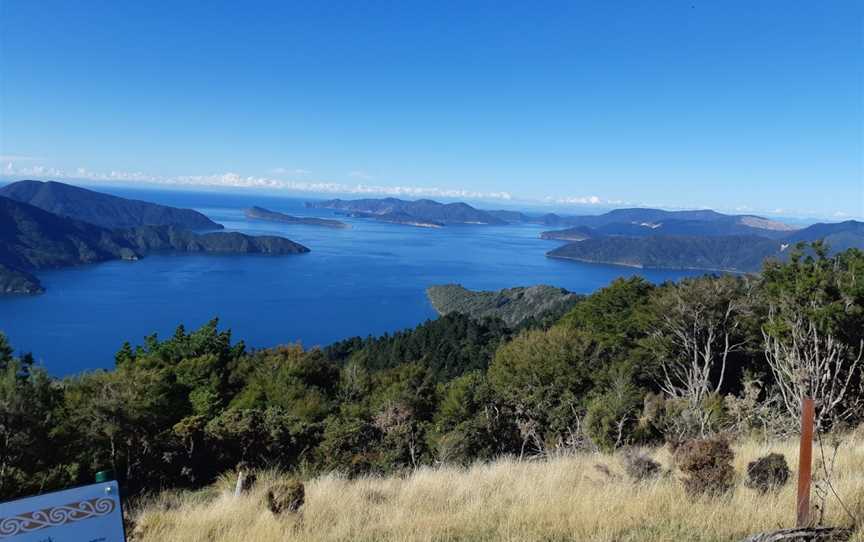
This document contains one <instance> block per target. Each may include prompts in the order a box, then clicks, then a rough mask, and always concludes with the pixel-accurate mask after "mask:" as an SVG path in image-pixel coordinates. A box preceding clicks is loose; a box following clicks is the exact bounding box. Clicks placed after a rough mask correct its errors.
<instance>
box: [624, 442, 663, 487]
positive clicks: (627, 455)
mask: <svg viewBox="0 0 864 542" xmlns="http://www.w3.org/2000/svg"><path fill="white" fill-rule="evenodd" d="M621 461H622V463H623V464H624V472H626V473H627V476H629V477H630V479H631V480H633V481H634V482H644V481H645V480H650V479H652V478H656V477H657V476H658V475H659V474H660V470H661V467H662V466H661V465H660V463H658V462H657V461H654V460H653V459H651V458H650V457H648V456H647V455H644V454H642V453H639V452H638V451H637V450H633V449H630V450H627V451H625V452H624V453H623V454H622V455H621Z"/></svg>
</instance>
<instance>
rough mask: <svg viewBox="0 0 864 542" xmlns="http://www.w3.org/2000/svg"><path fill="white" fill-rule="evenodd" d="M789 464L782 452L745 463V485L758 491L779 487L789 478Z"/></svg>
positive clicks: (773, 489)
mask: <svg viewBox="0 0 864 542" xmlns="http://www.w3.org/2000/svg"><path fill="white" fill-rule="evenodd" d="M790 474H791V472H790V470H789V465H788V464H787V463H786V457H785V456H783V454H768V455H766V456H763V457H760V458H759V459H757V460H756V461H752V462H750V463H749V464H748V465H747V481H746V482H745V483H744V485H746V486H747V487H749V488H751V489H755V490H757V491H759V492H760V493H768V492H769V491H775V490H777V489H780V488H781V487H783V486H784V485H786V482H787V481H788V480H789V475H790Z"/></svg>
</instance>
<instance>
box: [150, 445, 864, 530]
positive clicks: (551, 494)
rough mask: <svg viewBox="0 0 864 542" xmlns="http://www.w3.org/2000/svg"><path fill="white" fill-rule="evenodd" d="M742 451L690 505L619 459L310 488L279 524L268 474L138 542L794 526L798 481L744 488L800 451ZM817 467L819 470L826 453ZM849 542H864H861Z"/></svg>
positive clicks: (162, 509)
mask: <svg viewBox="0 0 864 542" xmlns="http://www.w3.org/2000/svg"><path fill="white" fill-rule="evenodd" d="M858 435H859V436H857V437H849V438H848V439H845V442H844V444H843V445H842V446H841V447H840V448H839V449H838V453H837V456H836V463H835V470H834V475H833V477H832V480H833V485H834V488H835V489H836V491H837V492H838V494H839V495H840V496H841V497H842V499H843V501H844V502H845V503H846V506H847V507H848V508H849V509H850V511H851V512H852V513H853V514H854V515H857V516H858V517H862V514H864V433H862V432H861V431H859V432H858ZM734 450H735V454H736V458H735V469H736V472H737V475H738V478H739V481H738V485H737V487H736V488H735V491H734V493H733V494H732V495H731V496H729V497H722V498H695V499H694V498H690V497H688V496H687V495H686V494H685V493H684V491H683V489H682V487H681V483H680V481H679V480H678V479H677V475H676V474H674V473H672V474H667V475H665V476H663V477H660V478H658V479H656V480H654V481H650V482H642V483H634V482H631V481H629V480H628V479H627V478H626V476H625V475H624V471H623V468H622V466H621V464H620V461H619V460H618V458H616V457H614V456H607V455H599V454H578V455H569V456H564V457H558V458H554V459H549V460H545V461H523V462H519V461H515V460H508V459H502V460H500V461H497V462H495V463H491V464H485V465H476V466H474V467H471V468H467V469H460V468H452V467H442V468H424V469H420V470H418V471H416V472H414V473H413V474H411V475H410V476H407V477H403V478H398V477H392V478H377V477H369V478H361V479H355V480H348V479H344V478H342V477H339V476H335V475H330V476H324V477H320V478H316V479H313V480H309V481H307V482H306V504H305V506H304V508H303V510H302V513H300V514H283V515H281V516H278V517H277V516H274V515H273V514H272V513H271V512H270V511H269V510H268V509H267V508H266V506H265V505H264V504H263V498H264V493H265V491H266V486H267V484H268V483H269V482H270V481H272V480H274V479H276V478H278V474H277V473H272V472H270V473H262V474H261V475H260V477H259V481H258V483H257V484H256V486H255V487H254V488H253V490H252V491H251V492H250V493H249V494H247V495H245V496H243V497H240V498H237V499H235V498H234V497H233V496H232V495H231V485H232V483H233V481H232V480H231V479H230V478H227V477H226V479H224V480H222V481H221V482H219V483H217V484H215V485H214V486H213V487H212V488H210V489H209V490H204V491H199V492H194V493H192V492H189V493H166V494H163V495H160V496H158V497H156V498H154V499H151V500H150V501H148V502H146V503H144V504H142V505H141V506H140V508H139V509H138V510H137V511H135V512H134V516H135V518H136V520H137V532H136V537H135V538H134V540H135V541H136V542H141V541H145V542H169V541H170V542H175V541H176V542H193V541H195V542H199V541H200V542H203V541H241V540H242V541H253V540H254V541H261V542H270V541H272V542H276V541H283V540H303V541H324V540H328V541H330V540H333V541H335V540H339V541H343V540H344V541H348V540H350V541H373V540H375V541H378V540H385V541H397V540H429V541H432V540H442V541H443V540H452V541H457V540H459V541H469V540H470V541H485V540H508V541H517V540H518V541H522V540H545V541H558V540H561V541H563V540H579V541H608V542H612V541H615V542H619V541H622V542H623V541H643V540H645V541H647V540H670V541H671V540H676V541H677V540H687V541H721V540H722V541H734V540H740V539H742V538H744V537H745V536H747V535H749V534H753V533H756V532H761V531H768V530H775V529H778V528H783V527H791V526H793V525H794V502H795V489H794V480H792V481H790V483H789V484H787V485H786V487H785V488H783V489H782V490H781V491H779V492H778V493H777V494H772V495H768V496H763V495H759V494H758V493H757V492H756V491H754V490H751V489H748V488H746V487H744V485H743V479H744V473H745V472H746V466H747V463H748V462H749V461H752V460H753V459H755V458H756V457H758V456H760V455H764V454H766V453H769V452H780V453H783V454H785V456H786V458H787V460H788V461H789V464H790V467H792V469H793V471H794V470H795V469H796V467H797V456H798V452H797V445H796V443H794V442H791V441H790V442H784V443H777V444H772V445H765V444H763V443H757V442H745V443H738V444H736V445H735V446H734ZM648 452H649V453H650V454H651V455H652V456H653V457H654V458H655V459H657V460H659V461H660V462H661V463H662V464H663V465H664V468H669V467H670V466H671V458H670V456H669V453H668V451H666V450H665V449H657V450H649V451H648ZM815 456H816V460H815V463H816V467H817V468H818V465H819V464H820V453H819V449H818V446H817V448H816V450H815ZM598 464H601V465H605V466H606V467H607V468H608V471H609V473H608V474H606V473H604V472H602V469H598V468H597V466H596V465H598ZM817 470H818V469H817ZM794 475H795V473H794V472H793V476H794ZM814 500H818V499H814ZM825 508H826V510H825V516H824V523H825V524H830V525H849V524H851V519H850V518H849V516H848V515H847V514H846V513H845V512H844V511H843V508H842V507H841V505H840V503H839V502H838V501H837V500H836V499H835V498H833V497H831V498H829V499H828V501H827V506H826V507H825ZM853 540H854V541H855V542H864V530H862V529H859V530H858V531H857V532H856V533H855V535H854V536H853Z"/></svg>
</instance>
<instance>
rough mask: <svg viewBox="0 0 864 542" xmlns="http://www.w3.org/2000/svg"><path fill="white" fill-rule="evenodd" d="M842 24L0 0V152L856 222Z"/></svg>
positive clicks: (266, 177) (858, 9) (570, 5)
mask: <svg viewBox="0 0 864 542" xmlns="http://www.w3.org/2000/svg"><path fill="white" fill-rule="evenodd" d="M862 29H864V4H862V3H861V2H860V1H858V0H848V1H847V0H836V1H834V0H832V1H831V2H816V1H810V2H797V1H795V0H782V1H754V0H747V1H742V2H735V1H723V2H714V1H711V2H707V1H692V0H691V1H687V2H677V1H673V0H658V1H641V2H635V1H633V2H631V1H597V2H580V1H570V2H562V3H556V2H548V1H544V2H519V3H515V2H514V3H511V4H506V3H503V2H453V3H450V2H444V1H438V2H422V3H421V2H412V1H392V2H350V3H349V2H345V3H333V2H323V1H322V2H293V3H289V2H279V3H275V2H274V3H261V2H242V3H241V2H224V3H220V2H191V1H183V2H162V3H160V2H113V1H112V2H98V1H88V2H71V1H62V2H51V1H40V2H31V1H27V0H0V46H2V50H0V91H2V98H0V100H2V101H0V122H2V123H0V155H2V156H0V164H2V170H3V176H4V178H6V179H7V180H8V179H15V178H20V177H37V178H46V179H47V178H55V179H67V180H68V179H80V180H82V181H89V182H91V184H92V182H94V181H102V180H106V179H107V180H113V181H123V182H132V183H148V182H149V183H152V182H157V183H161V184H163V185H164V184H172V185H173V184H179V185H190V186H193V187H194V186H202V187H203V186H205V185H207V186H212V185H216V186H246V187H262V189H267V190H271V191H272V190H284V191H286V192H291V191H292V190H307V191H316V192H342V193H363V194H365V193H389V194H400V195H405V196H413V195H416V196H421V195H422V196H433V197H435V196H438V197H441V196H450V197H456V198H465V199H473V198H480V199H487V200H489V199H491V200H499V201H501V202H502V203H505V202H506V201H507V200H506V199H502V198H507V197H509V198H510V200H509V201H510V203H518V202H521V201H533V202H537V201H551V202H556V203H558V204H562V203H566V202H573V203H575V204H583V205H585V204H587V205H595V204H596V205H624V204H634V205H654V206H665V207H713V208H717V209H723V210H740V211H751V210H752V211H759V212H765V213H767V212H771V211H777V212H778V213H779V214H786V215H795V214H799V215H805V214H807V215H815V216H823V217H837V218H840V217H844V216H862V215H864V133H862V132H864V105H862V100H864V98H862V96H864V82H862V78H864V76H862V73H864V45H862V44H864V36H862V33H864V30H862Z"/></svg>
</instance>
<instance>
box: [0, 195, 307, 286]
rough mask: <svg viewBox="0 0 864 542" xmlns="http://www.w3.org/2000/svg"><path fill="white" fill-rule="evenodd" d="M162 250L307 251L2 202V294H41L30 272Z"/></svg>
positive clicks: (267, 239) (273, 240)
mask: <svg viewBox="0 0 864 542" xmlns="http://www.w3.org/2000/svg"><path fill="white" fill-rule="evenodd" d="M159 250H176V251H183V252H214V253H226V254H227V253H243V254H248V253H261V254H297V253H302V252H308V251H309V249H308V248H306V247H304V246H303V245H300V244H298V243H295V242H293V241H290V240H289V239H285V238H282V237H274V236H260V237H253V236H249V235H244V234H241V233H235V232H230V233H229V232H212V233H204V234H197V233H193V232H191V231H189V230H186V229H182V228H178V227H176V226H138V227H135V228H127V229H115V230H110V229H107V228H103V227H101V226H96V225H94V224H90V223H87V222H83V221H81V220H76V219H72V218H67V217H62V216H59V215H55V214H53V213H49V212H47V211H45V210H42V209H40V208H38V207H35V206H33V205H30V204H27V203H21V202H18V201H15V200H12V199H9V198H6V197H2V196H0V293H38V292H40V291H41V290H42V287H41V285H40V284H39V282H38V280H37V279H36V277H34V276H33V275H32V271H37V270H40V269H51V268H58V267H65V266H71V265H79V264H85V263H94V262H101V261H107V260H115V259H123V260H136V259H138V258H140V257H142V256H144V255H145V254H147V253H149V252H153V251H159Z"/></svg>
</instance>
